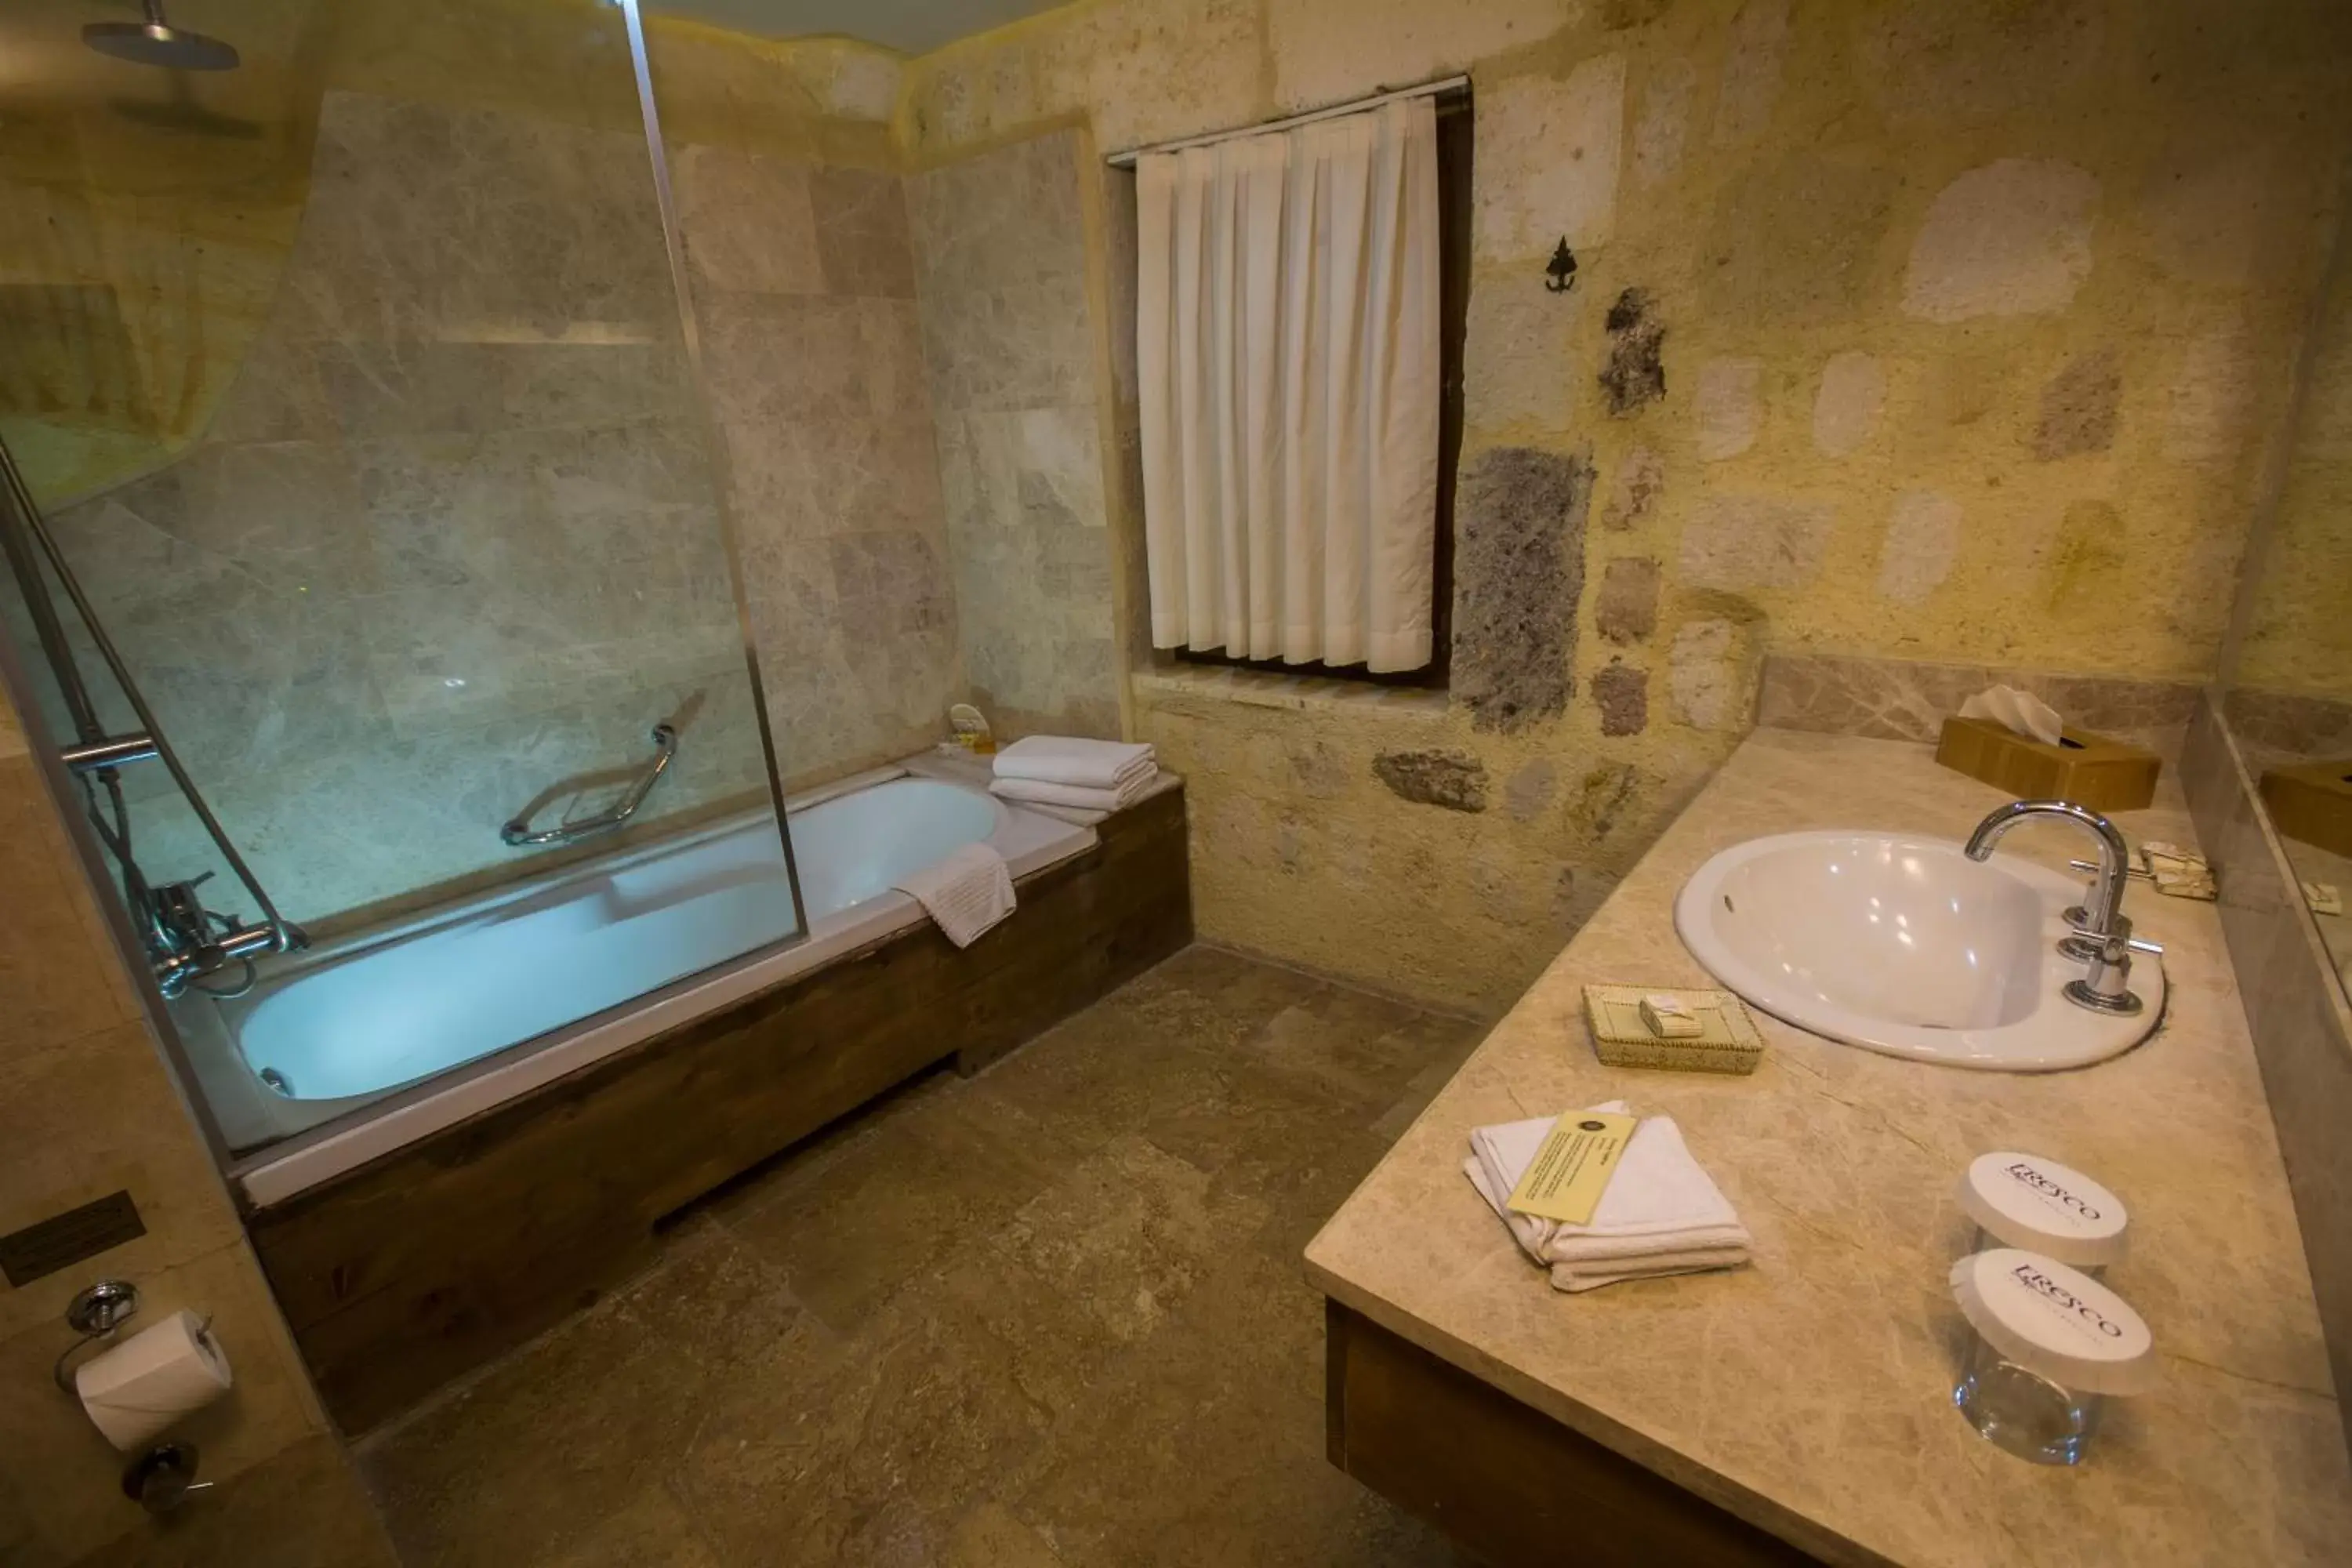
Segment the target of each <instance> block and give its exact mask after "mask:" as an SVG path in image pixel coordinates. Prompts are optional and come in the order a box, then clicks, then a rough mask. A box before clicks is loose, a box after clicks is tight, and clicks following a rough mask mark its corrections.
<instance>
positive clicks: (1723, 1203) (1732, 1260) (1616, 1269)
mask: <svg viewBox="0 0 2352 1568" xmlns="http://www.w3.org/2000/svg"><path fill="white" fill-rule="evenodd" d="M1589 1109H1591V1110H1597V1111H1602V1112H1607V1113H1610V1114H1613V1115H1618V1116H1624V1115H1629V1114H1631V1112H1629V1111H1628V1110H1627V1109H1626V1106H1625V1102H1624V1101H1623V1100H1610V1101H1608V1102H1606V1103H1604V1104H1601V1105H1595V1106H1592V1107H1590V1108H1589ZM1558 1120H1559V1118H1558V1117H1554V1116H1538V1117H1534V1118H1531V1119H1530V1120H1528V1121H1507V1122H1503V1123H1501V1124H1500V1125H1497V1126H1494V1127H1480V1128H1477V1129H1475V1130H1474V1131H1472V1132H1471V1134H1470V1151H1471V1157H1470V1158H1469V1159H1468V1160H1466V1161H1465V1162H1464V1163H1463V1166H1462V1171H1463V1174H1465V1175H1466V1176H1468V1177H1469V1178H1470V1184H1471V1185H1472V1186H1474V1187H1475V1188H1477V1189H1478V1195H1479V1196H1480V1197H1483V1198H1485V1199H1486V1205H1487V1206H1488V1207H1489V1208H1491V1209H1493V1210H1494V1211H1495V1213H1496V1215H1499V1216H1501V1218H1502V1221H1503V1223H1504V1224H1505V1225H1507V1226H1509V1227H1510V1231H1511V1236H1512V1237H1513V1238H1514V1239H1515V1240H1517V1242H1518V1244H1519V1246H1520V1247H1521V1248H1522V1249H1523V1250H1524V1251H1525V1252H1526V1253H1527V1255H1528V1257H1529V1258H1534V1259H1535V1260H1536V1261H1537V1262H1538V1263H1540V1264H1543V1265H1544V1266H1546V1267H1547V1268H1549V1269H1550V1270H1551V1282H1552V1284H1553V1286H1554V1287H1555V1288H1557V1289H1561V1290H1590V1289H1595V1288H1596V1287H1599V1286H1602V1285H1611V1284H1614V1283H1616V1282H1617V1281H1618V1280H1620V1279H1646V1278H1650V1277H1654V1276H1656V1275H1661V1274H1688V1273H1694V1272H1696V1271H1698V1270H1701V1269H1708V1268H1738V1266H1739V1265H1740V1264H1742V1263H1745V1262H1747V1261H1748V1252H1749V1249H1750V1248H1751V1247H1752V1246H1753V1241H1752V1238H1751V1237H1749V1236H1748V1228H1747V1226H1743V1225H1741V1224H1740V1223H1739V1214H1738V1210H1736V1209H1734V1208H1733V1207H1732V1206H1731V1203H1730V1200H1729V1199H1727V1198H1726V1197H1725V1196H1724V1195H1723V1194H1722V1192H1721V1191H1720V1190H1719V1189H1718V1188H1717V1186H1716V1184H1715V1182H1714V1180H1713V1179H1712V1178H1710V1177H1709V1176H1708V1175H1707V1173H1706V1167H1704V1166H1703V1165H1701V1164H1700V1163H1698V1162H1697V1161H1696V1159H1694V1158H1692V1156H1691V1152H1690V1150H1689V1148H1688V1147H1687V1146H1686V1145H1685V1143H1684V1142H1683V1135H1682V1130H1681V1129H1680V1128H1678V1127H1676V1126H1675V1122H1674V1119H1673V1118H1672V1117H1669V1116H1650V1117H1644V1118H1643V1119H1642V1121H1641V1123H1640V1124H1639V1125H1638V1126H1636V1127H1635V1128H1634V1129H1633V1137H1632V1138H1631V1139H1630V1140H1628V1141H1627V1142H1626V1145H1625V1152H1624V1154H1623V1155H1622V1156H1621V1157H1620V1159H1619V1160H1618V1163H1617V1171H1616V1173H1615V1174H1614V1175H1612V1176H1611V1177H1610V1179H1609V1185H1608V1186H1607V1188H1605V1189H1604V1190H1603V1191H1602V1193H1601V1201H1600V1203H1599V1204H1598V1205H1595V1207H1594V1208H1593V1211H1592V1218H1591V1221H1590V1222H1588V1223H1587V1224H1584V1225H1563V1224H1561V1223H1559V1221H1557V1220H1549V1219H1545V1218H1543V1217H1542V1216H1541V1215H1525V1214H1515V1213H1513V1212H1512V1211H1511V1209H1510V1208H1509V1207H1508V1206H1507V1205H1508V1203H1509V1200H1510V1196H1511V1192H1512V1189H1513V1188H1515V1187H1517V1185H1518V1184H1519V1177H1520V1176H1521V1175H1523V1174H1525V1173H1526V1172H1527V1168H1528V1162H1529V1161H1531V1160H1533V1159H1534V1158H1535V1157H1536V1152H1537V1151H1538V1149H1541V1148H1542V1147H1543V1142H1544V1140H1545V1139H1546V1138H1548V1137H1549V1136H1550V1135H1551V1129H1552V1123H1553V1122H1555V1121H1558Z"/></svg>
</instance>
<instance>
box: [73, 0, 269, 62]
mask: <svg viewBox="0 0 2352 1568" xmlns="http://www.w3.org/2000/svg"><path fill="white" fill-rule="evenodd" d="M145 10H146V13H147V19H146V20H145V21H143V22H89V23H85V24H84V25H83V26H82V30H81V41H82V42H83V43H85V44H87V45H89V47H91V48H93V49H96V50H97V51H98V52H99V53H100V54H101V55H111V56H112V57H113V58H116V59H118V60H128V61H129V62H130V63H131V64H132V65H135V66H161V67H163V68H164V69H166V70H190V71H226V70H235V69H236V68H237V64H238V61H237V53H236V49H234V48H232V47H230V46H228V45H227V44H225V43H223V42H221V41H220V40H219V39H218V38H209V37H205V35H204V34H202V33H192V32H190V31H188V29H187V28H185V27H174V26H172V24H171V22H170V20H169V19H168V18H167V17H165V16H164V15H163V0H145Z"/></svg>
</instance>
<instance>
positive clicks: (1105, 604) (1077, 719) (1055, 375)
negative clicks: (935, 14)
mask: <svg viewBox="0 0 2352 1568" xmlns="http://www.w3.org/2000/svg"><path fill="white" fill-rule="evenodd" d="M1082 177H1084V175H1083V172H1082V170H1081V167H1080V164H1079V161H1078V147H1077V142H1076V137H1075V135H1074V134H1072V133H1070V132H1056V133H1054V134H1050V135H1046V136H1041V137H1036V138H1034V139H1032V140H1030V141H1026V142H1017V143H1015V144H1013V145H1012V146H1009V147H1005V148H1002V149H999V150H997V151H995V152H992V153H982V154H981V155H979V156H977V157H973V158H970V159H966V160H964V161H962V162H961V163H952V164H950V165H948V166H946V167H944V168H940V169H935V170H932V171H930V172H929V173H927V174H919V175H916V176H914V177H913V178H911V179H910V180H908V211H909V214H910V216H911V218H912V230H913V234H914V239H915V253H916V261H917V267H918V279H917V281H918V288H917V293H918V297H919V300H920V301H921V309H922V327H923V346H924V355H925V358H926V360H927V362H928V364H929V376H930V395H931V404H932V406H933V408H934V410H935V412H936V419H937V425H938V442H939V454H940V489H941V491H942V493H943V497H944V500H945V505H946V511H947V520H948V535H949V541H950V549H951V552H952V554H953V558H954V563H955V580H956V603H957V615H958V618H959V619H960V621H961V625H962V640H963V655H964V661H965V663H966V665H967V667H968V668H969V669H970V672H971V682H972V692H973V698H974V700H976V701H978V702H980V703H981V705H982V707H983V709H985V710H989V711H990V712H991V714H992V718H994V720H995V721H996V723H997V725H998V728H999V729H1000V730H1002V731H1006V732H1008V733H1013V734H1021V733H1025V732H1029V731H1035V730H1041V729H1052V730H1066V731H1076V732H1078V733H1093V734H1116V733H1118V724H1119V686H1120V681H1121V661H1120V659H1119V658H1118V650H1117V647H1116V630H1115V626H1114V618H1113V615H1112V608H1111V606H1112V602H1113V598H1114V595H1115V591H1116V586H1117V585H1116V581H1115V574H1116V572H1117V558H1116V553H1115V552H1114V550H1113V547H1112V543H1111V539H1110V531H1109V529H1108V517H1109V499H1108V495H1107V493H1106V490H1105V478H1104V475H1105V465H1104V461H1103V453H1102V437H1101V428H1102V409H1101V407H1100V405H1099V404H1098V403H1097V393H1096V385H1095V383H1096V373H1095V345H1094V342H1093V339H1092V335H1091V327H1090V325H1089V321H1090V317H1089V314H1088V311H1087V300H1086V283H1085V269H1086V238H1085V231H1084V226H1083V222H1082V217H1081V201H1080V188H1079V184H1078V181H1079V180H1080V179H1081V178H1082Z"/></svg>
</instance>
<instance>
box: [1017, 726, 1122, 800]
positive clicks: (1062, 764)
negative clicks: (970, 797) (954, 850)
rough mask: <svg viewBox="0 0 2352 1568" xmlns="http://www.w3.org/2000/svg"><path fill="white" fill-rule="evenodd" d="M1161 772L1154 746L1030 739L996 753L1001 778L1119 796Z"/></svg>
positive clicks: (1076, 739) (1047, 737) (1065, 737)
mask: <svg viewBox="0 0 2352 1568" xmlns="http://www.w3.org/2000/svg"><path fill="white" fill-rule="evenodd" d="M1158 770H1159V763H1158V762H1157V761H1156V760H1155V758H1154V755H1153V752H1152V750H1151V748H1150V746H1149V745H1145V744H1141V743H1135V742H1123V741H1088V740H1084V739H1081V738H1079V737H1077V736H1073V735H1024V736H1023V737H1022V738H1021V739H1020V740H1018V741H1015V742H1013V743H1012V744H1011V745H1009V746H1007V747H1005V748H1004V750H1003V751H1001V752H997V753H996V767H995V772H996V776H997V777H998V778H1001V779H1028V780H1031V781H1033V782H1034V783H1037V784H1075V785H1076V786H1077V787H1078V788H1080V789H1104V790H1117V789H1120V788H1122V787H1125V786H1128V785H1130V784H1134V783H1135V782H1136V781H1138V780H1144V781H1149V780H1150V777H1151V775H1152V774H1153V773H1156V772H1157V771H1158Z"/></svg>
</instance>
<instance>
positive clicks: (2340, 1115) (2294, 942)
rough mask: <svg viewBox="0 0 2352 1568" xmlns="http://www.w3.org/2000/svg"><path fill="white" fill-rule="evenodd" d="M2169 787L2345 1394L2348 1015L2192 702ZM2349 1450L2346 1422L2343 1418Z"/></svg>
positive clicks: (2268, 835) (2208, 723)
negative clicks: (2232, 983) (2180, 807)
mask: <svg viewBox="0 0 2352 1568" xmlns="http://www.w3.org/2000/svg"><path fill="white" fill-rule="evenodd" d="M2181 775H2182V778H2181V783H2182V787H2183V789H2184V790H2185V792H2186V793H2187V795H2188V796H2189V808H2190V810H2191V812H2192V813H2193V814H2194V815H2195V817H2196V821H2197V836H2198V839H2199V841H2200V843H2201V844H2202V845H2203V846H2204V847H2205V852H2206V854H2207V856H2208V857H2209V858H2210V859H2211V861H2212V863H2213V868H2214V873H2215V878H2216V880H2217V881H2218V883H2219V885H2220V888H2221V930H2222V932H2223V934H2224V936H2225V937H2226V938H2227V939H2228V942H2229V948H2230V959H2231V963H2232V964H2233V965H2234V966H2235V968H2236V970H2237V973H2238V988H2239V992H2240V994H2242V996H2243V998H2244V1000H2245V1008H2246V1022H2247V1025H2248V1026H2249V1027H2250V1028H2251V1030H2252V1035H2253V1041H2254V1055H2255V1058H2256V1060H2257V1061H2259V1062H2260V1064H2261V1066H2262V1074H2263V1092H2264V1094H2265V1096H2266V1097H2267V1099H2268V1100H2269V1102H2270V1110H2271V1121H2272V1123H2273V1126H2274V1127H2275V1129H2276V1131H2277V1133H2278V1143H2279V1152H2280V1154H2281V1155H2282V1156H2283V1157H2284V1161H2285V1163H2286V1173H2287V1183H2288V1185H2289V1186H2290V1187H2291V1188H2292V1189H2293V1191H2294V1208H2295V1217H2296V1219H2297V1221H2298V1222H2299V1224H2300V1226H2301V1227H2302V1231H2303V1248H2304V1256H2305V1260H2306V1261H2307V1262H2308V1263H2309V1265H2310V1268H2311V1283H2312V1289H2313V1293H2314V1294H2315V1296H2316V1297H2317V1298H2318V1301H2319V1314H2320V1321H2321V1324H2322V1326H2323V1327H2324V1329H2325V1330H2326V1335H2327V1352H2328V1361H2329V1364H2330V1366H2331V1368H2332V1370H2333V1373H2334V1376H2335V1384H2336V1389H2337V1390H2338V1392H2339V1396H2340V1394H2341V1391H2343V1390H2345V1389H2352V1149H2347V1145H2346V1142H2345V1140H2344V1135H2343V1131H2344V1128H2345V1127H2346V1126H2347V1124H2352V1010H2347V1006H2346V1001H2345V994H2344V990H2343V988H2342V986H2341V985H2340V984H2338V983H2337V981H2336V976H2335V975H2334V974H2333V973H2330V972H2331V970H2332V969H2333V968H2334V964H2333V962H2332V960H2331V959H2330V957H2329V955H2328V952H2327V949H2326V945H2325V944H2324V943H2323V942H2321V940H2320V938H2319V933H2318V932H2317V931H2315V930H2314V929H2313V921H2312V916H2311V915H2310V913H2309V912H2308V911H2307V910H2305V907H2304V903H2303V899H2302V896H2301V890H2300V889H2299V888H2297V886H2296V882H2295V877H2294V868H2293V866H2292V863H2291V862H2290V861H2289V860H2288V859H2287V857H2286V854H2285V851H2284V847H2282V846H2281V844H2280V843H2279V841H2278V839H2277V837H2276V836H2275V835H2274V834H2273V832H2272V830H2271V827H2270V825H2269V821H2268V818H2267V816H2266V815H2265V814H2264V813H2263V809H2262V806H2261V804H2260V802H2259V799H2258V798H2257V796H2256V795H2255V793H2254V788H2253V783H2252V775H2251V774H2250V773H2249V772H2248V770H2247V768H2246V765H2245V763H2244V761H2243V760H2242V755H2241V752H2240V747H2239V742H2238V741H2237V740H2236V738H2234V737H2233V736H2232V735H2231V732H2230V727H2229V724H2228V723H2227V722H2226V721H2224V720H2223V718H2222V715H2221V712H2220V711H2219V710H2217V709H2216V708H2215V706H2214V704H2213V702H2212V700H2211V699H2210V697H2206V698H2200V700H2199V702H2198V705H2197V709H2196V712H2195V715H2194V717H2193V718H2192V719H2191V720H2190V721H2189V739H2188V742H2187V744H2186V746H2185V747H2184V748H2183V751H2182V758H2181ZM2346 1440H2347V1442H2352V1415H2347V1418H2346Z"/></svg>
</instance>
